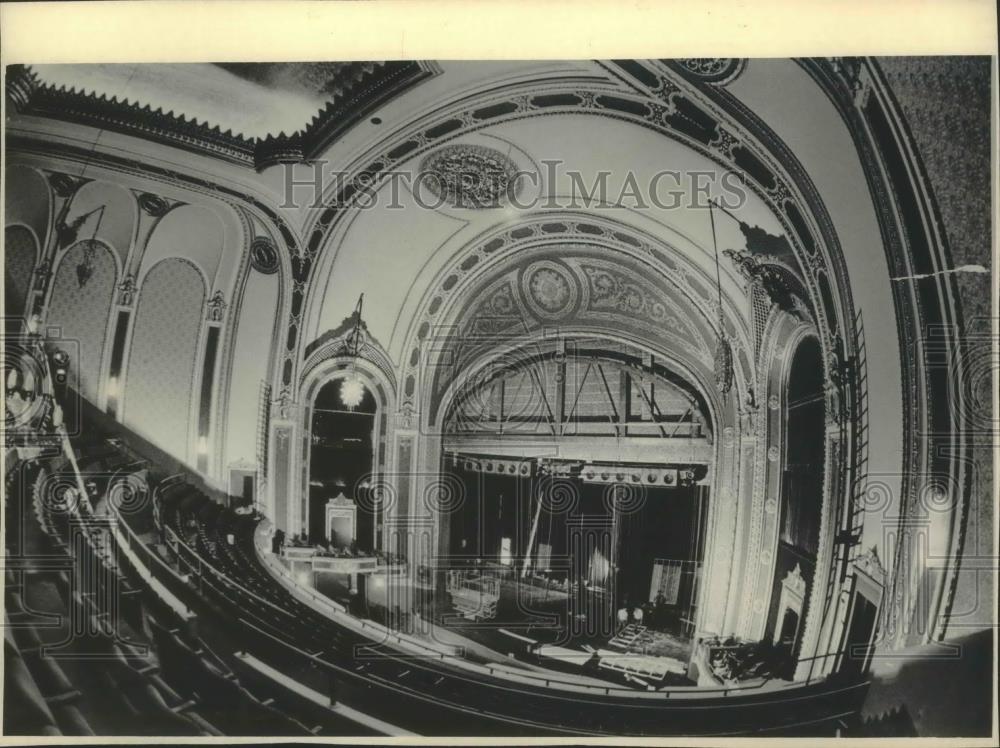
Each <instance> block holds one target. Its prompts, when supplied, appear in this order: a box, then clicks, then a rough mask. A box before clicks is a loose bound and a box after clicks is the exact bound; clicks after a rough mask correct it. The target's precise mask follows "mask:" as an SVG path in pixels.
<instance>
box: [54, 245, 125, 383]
mask: <svg viewBox="0 0 1000 748" xmlns="http://www.w3.org/2000/svg"><path fill="white" fill-rule="evenodd" d="M88 243H89V242H80V243H79V244H76V245H75V246H73V247H70V249H69V250H68V251H67V252H66V254H65V255H64V256H63V258H62V260H61V261H60V262H59V264H58V266H57V268H56V274H55V278H54V280H53V287H52V301H51V303H50V306H49V313H48V318H47V324H48V325H49V326H50V327H58V328H60V330H61V332H60V336H61V339H62V340H64V341H66V342H65V344H64V345H62V346H61V347H62V348H63V349H64V350H65V351H66V352H67V353H69V354H70V356H71V357H73V358H74V359H76V360H74V361H73V362H72V364H71V370H72V373H73V379H74V381H75V382H76V385H77V389H78V391H79V392H80V394H82V395H83V396H84V397H85V398H87V399H88V400H90V401H91V402H96V401H97V398H98V393H99V392H100V383H101V366H102V362H103V360H104V347H105V344H106V340H107V333H108V314H109V313H110V311H111V302H112V298H113V294H114V291H115V281H116V275H117V270H116V267H115V260H114V257H113V255H112V254H111V250H110V249H108V248H107V247H105V246H104V245H103V244H99V243H94V245H93V247H94V254H93V260H92V267H93V272H92V274H91V276H90V277H89V278H88V279H87V282H86V283H85V284H84V285H82V286H81V285H80V282H79V278H78V276H77V267H78V265H79V264H80V263H81V262H82V261H83V259H84V253H85V252H86V246H87V244H88Z"/></svg>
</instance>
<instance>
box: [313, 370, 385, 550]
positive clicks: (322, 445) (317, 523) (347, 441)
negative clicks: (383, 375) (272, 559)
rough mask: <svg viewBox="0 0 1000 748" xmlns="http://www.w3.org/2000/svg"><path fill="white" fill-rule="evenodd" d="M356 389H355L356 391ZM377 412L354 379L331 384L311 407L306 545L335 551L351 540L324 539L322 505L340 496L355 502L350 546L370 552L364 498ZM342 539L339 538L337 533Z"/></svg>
mask: <svg viewBox="0 0 1000 748" xmlns="http://www.w3.org/2000/svg"><path fill="white" fill-rule="evenodd" d="M358 388H360V389H358ZM377 410H378V406H377V404H376V402H375V398H374V396H373V394H372V392H371V390H369V389H368V388H367V387H365V386H364V385H363V384H361V382H360V381H358V380H356V379H350V378H347V379H343V378H341V379H334V380H331V381H329V382H327V383H326V384H325V385H323V387H322V388H321V389H320V391H319V393H318V394H317V396H316V400H315V402H314V404H313V411H312V423H311V431H310V436H311V446H310V459H309V525H308V526H309V540H310V542H312V543H319V544H321V545H326V544H327V543H330V544H332V545H334V546H337V547H344V546H350V545H351V539H350V538H347V537H340V536H338V533H337V532H334V533H333V534H334V536H335V537H333V538H329V537H327V536H326V503H327V501H329V500H330V499H334V498H336V497H337V496H339V495H340V494H343V495H344V497H346V498H348V499H351V500H352V501H354V502H355V505H356V507H357V515H356V517H357V525H356V532H355V539H354V542H355V544H356V546H357V548H358V549H359V550H362V551H371V550H373V549H374V548H375V518H374V513H373V512H372V510H371V506H372V502H371V501H369V500H367V499H368V497H366V496H364V495H363V494H364V492H365V491H366V490H368V483H369V481H370V476H371V472H372V462H373V457H374V445H373V442H372V438H373V437H372V434H373V431H374V426H375V414H376V411H377ZM340 535H344V533H340Z"/></svg>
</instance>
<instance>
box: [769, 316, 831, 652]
mask: <svg viewBox="0 0 1000 748" xmlns="http://www.w3.org/2000/svg"><path fill="white" fill-rule="evenodd" d="M823 371H824V369H823V356H822V351H821V350H820V345H819V341H818V340H817V339H816V338H815V337H811V336H810V337H806V338H804V339H803V340H802V341H801V342H800V343H799V344H798V345H797V346H796V348H795V350H794V352H793V354H792V358H791V362H790V364H789V367H788V376H787V385H786V398H785V413H784V417H785V455H784V463H783V468H782V475H781V515H780V524H779V536H778V548H777V554H776V556H775V570H774V582H773V588H772V593H771V610H770V614H769V617H768V632H769V638H771V639H772V641H774V642H775V644H777V645H778V646H779V647H783V648H784V649H785V656H786V658H787V660H788V662H789V663H790V665H789V667H794V665H793V663H794V660H795V658H797V657H798V656H799V651H800V649H801V645H802V637H801V629H802V627H801V626H800V622H801V621H804V620H805V617H806V615H807V613H808V610H807V608H808V600H809V594H810V592H811V590H812V587H813V584H814V583H815V574H816V554H817V551H818V549H819V531H820V524H821V515H822V507H823V474H824V467H825V458H826V414H825V408H826V397H825V388H824V374H823ZM789 672H791V671H789Z"/></svg>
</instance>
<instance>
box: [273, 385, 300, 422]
mask: <svg viewBox="0 0 1000 748" xmlns="http://www.w3.org/2000/svg"><path fill="white" fill-rule="evenodd" d="M271 407H272V408H273V409H274V410H273V412H274V416H275V418H278V419H280V420H282V421H287V420H289V419H290V418H291V417H292V413H293V411H294V409H295V403H294V402H292V393H291V390H290V389H289V388H288V387H287V386H284V387H282V388H281V389H280V390H279V391H278V395H277V397H275V398H274V400H273V402H272V405H271Z"/></svg>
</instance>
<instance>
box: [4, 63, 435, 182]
mask: <svg viewBox="0 0 1000 748" xmlns="http://www.w3.org/2000/svg"><path fill="white" fill-rule="evenodd" d="M433 74H434V72H433V69H432V68H431V67H430V66H427V65H421V64H420V63H417V62H395V61H391V62H371V63H357V64H356V65H350V66H346V67H345V70H344V73H343V75H344V78H345V80H344V81H343V82H342V85H340V86H338V87H337V90H336V93H335V94H334V99H333V100H332V101H330V102H328V103H327V105H326V106H325V107H324V108H323V109H322V110H320V112H319V113H318V114H317V115H316V116H315V117H313V119H312V121H311V122H309V123H308V124H306V125H305V127H304V128H303V129H302V130H300V131H299V132H296V133H293V134H291V135H285V134H284V133H281V134H280V135H276V136H275V135H268V136H267V137H266V138H263V139H261V138H248V137H245V136H243V135H240V134H234V133H233V132H232V130H226V131H224V132H223V130H222V129H221V128H220V127H218V126H212V125H209V124H207V123H205V122H199V121H198V120H196V119H187V118H186V117H185V116H184V115H183V114H175V113H174V112H173V111H168V112H164V111H163V109H162V108H157V109H153V108H152V107H151V106H149V105H145V106H143V105H140V104H137V103H133V102H130V101H128V100H124V99H123V100H119V99H118V98H117V97H115V96H112V97H111V98H108V97H107V95H105V94H101V95H98V94H96V93H93V92H88V91H77V90H76V89H75V88H70V89H68V90H67V88H66V87H65V86H60V87H56V86H53V85H50V84H47V83H44V82H42V81H41V80H40V79H39V77H38V76H37V75H36V74H35V73H34V72H33V71H32V70H31V68H30V67H28V66H25V65H11V66H10V67H9V68H8V74H7V86H6V88H7V96H8V97H9V99H10V101H11V103H12V105H13V107H14V109H16V110H17V111H18V112H19V113H21V114H28V115H32V116H38V117H51V118H52V119H59V120H64V121H67V122H77V123H79V124H84V125H91V126H93V127H99V128H102V129H105V130H113V131H115V132H120V133H124V134H126V135H134V136H136V137H140V138H145V139H146V140H152V141H155V142H159V143H164V144H166V145H170V146H173V147H176V148H182V149H184V150H189V151H194V152H196V153H200V154H202V155H208V156H211V157H213V158H219V159H222V160H224V161H229V162H231V163H235V164H239V165H240V166H246V167H249V168H253V169H257V170H260V169H263V168H264V167H267V166H271V165H274V164H277V163H285V162H291V163H298V162H301V161H305V160H308V159H311V158H314V157H315V156H316V155H317V154H318V153H320V152H322V151H323V150H324V149H325V148H326V147H327V146H328V145H329V144H330V143H331V142H332V141H333V140H334V139H336V138H337V137H338V136H340V135H341V134H342V133H343V132H344V131H345V130H347V129H348V128H349V127H351V126H352V125H353V124H355V123H356V122H357V121H358V120H359V119H361V118H362V117H364V116H365V115H367V114H368V113H369V112H371V111H373V110H374V109H376V108H377V107H379V106H380V105H382V104H383V103H385V102H386V101H388V100H389V99H391V98H393V97H395V96H398V95H399V94H400V93H402V92H403V91H405V90H406V89H408V88H410V87H411V86H413V85H415V84H416V83H419V82H420V81H422V80H424V79H425V78H427V77H429V76H431V75H433Z"/></svg>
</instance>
